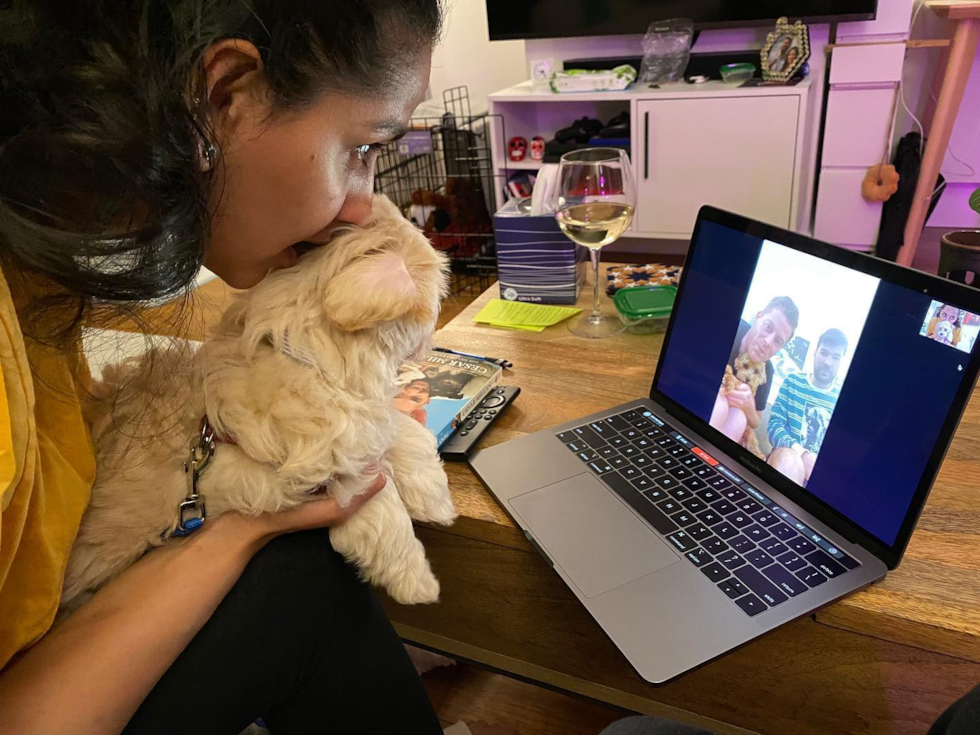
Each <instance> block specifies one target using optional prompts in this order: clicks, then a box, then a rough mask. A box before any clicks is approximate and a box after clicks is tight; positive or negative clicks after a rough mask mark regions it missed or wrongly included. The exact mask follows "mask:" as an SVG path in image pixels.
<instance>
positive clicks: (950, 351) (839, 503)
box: [656, 222, 980, 545]
mask: <svg viewBox="0 0 980 735" xmlns="http://www.w3.org/2000/svg"><path fill="white" fill-rule="evenodd" d="M684 280H685V284H684V296H683V299H682V300H681V302H679V304H678V307H677V310H676V314H675V315H674V325H673V328H672V330H671V337H670V343H669V344H668V345H667V347H666V350H665V352H664V355H663V358H662V360H663V367H662V369H661V373H660V378H659V381H658V383H657V386H656V387H657V389H658V390H660V391H661V392H663V393H664V394H665V395H667V396H668V397H669V398H671V399H673V400H674V401H676V402H677V403H679V404H680V405H682V406H684V407H685V408H686V409H687V410H689V411H691V412H692V413H694V414H695V415H697V416H699V417H701V418H702V419H704V420H705V421H707V422H708V423H709V424H710V425H711V426H712V427H713V428H715V429H717V430H718V431H720V432H721V433H722V434H724V435H725V436H727V437H728V438H729V439H731V440H732V441H734V442H736V443H738V444H740V445H741V446H742V447H744V448H745V449H746V450H748V451H750V452H752V453H753V454H755V455H756V456H757V457H759V459H760V460H763V461H765V462H767V463H768V464H769V465H771V466H772V467H773V468H775V469H776V470H777V471H779V472H780V473H782V474H783V475H784V476H786V477H787V478H789V479H790V480H792V481H793V482H795V483H796V484H798V485H800V486H801V487H805V488H806V489H807V491H808V492H810V493H812V494H813V495H815V496H816V497H818V498H820V499H821V500H823V501H824V502H825V503H827V504H828V505H830V506H831V507H833V508H835V509H836V510H837V511H838V512H840V513H842V514H843V515H844V516H846V517H847V518H849V519H850V520H851V521H853V522H854V523H856V524H857V525H858V526H860V527H861V528H863V529H865V530H866V531H867V532H869V533H870V534H871V535H873V536H875V537H877V538H878V539H880V540H881V541H883V542H884V543H885V544H886V545H892V544H893V543H894V541H895V538H896V536H897V534H898V532H899V530H900V528H901V524H902V521H903V519H904V518H905V515H906V512H907V511H908V507H909V504H910V503H911V501H912V497H913V495H914V494H915V490H916V488H917V486H918V483H919V480H920V478H921V476H922V472H923V470H924V468H925V465H926V463H927V461H928V459H929V456H930V455H931V454H932V450H933V447H934V445H935V442H936V438H937V436H938V434H939V432H940V429H941V427H942V424H943V423H944V422H945V420H946V416H947V414H948V412H949V407H950V404H951V403H952V401H953V399H954V396H955V395H956V393H957V391H958V390H959V388H960V385H961V382H962V380H963V376H964V371H965V369H966V366H967V362H968V361H969V359H970V353H971V352H972V350H973V348H974V344H975V342H976V340H977V334H978V332H980V316H978V315H977V314H973V313H970V312H967V311H965V310H963V309H960V308H958V307H957V306H956V305H955V304H947V303H943V302H940V301H935V300H933V299H932V298H931V297H929V296H928V295H924V294H922V293H919V292H916V291H912V290H910V289H907V288H904V287H901V286H896V285H894V284H890V283H887V282H884V281H881V280H880V279H878V278H876V277H874V276H870V275H867V274H865V273H861V272H859V271H855V270H852V269H850V268H846V267H844V266H842V265H838V264H836V263H830V262H828V261H825V260H821V259H820V258H816V257H814V256H812V255H807V254H805V253H801V252H799V251H797V250H793V249H792V248H788V247H785V246H783V245H780V244H779V243H775V242H771V241H768V240H760V239H759V238H757V237H752V236H750V235H746V234H744V233H741V232H738V231H735V230H732V229H730V228H727V227H725V226H723V225H719V224H716V223H713V222H703V223H702V225H701V229H700V231H699V236H698V242H697V246H696V248H695V251H694V255H693V258H692V260H691V262H690V263H689V264H688V268H687V269H686V271H685V273H684Z"/></svg>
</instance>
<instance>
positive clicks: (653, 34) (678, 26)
mask: <svg viewBox="0 0 980 735" xmlns="http://www.w3.org/2000/svg"><path fill="white" fill-rule="evenodd" d="M693 39H694V21H692V20H689V19H687V18H671V19H670V20H659V21H656V22H654V23H651V24H650V27H649V28H647V32H646V35H645V36H643V64H642V65H641V67H640V81H641V82H643V83H644V84H664V83H666V82H677V81H680V79H681V77H683V76H684V70H685V69H686V68H687V62H688V60H689V59H690V58H691V42H692V40H693Z"/></svg>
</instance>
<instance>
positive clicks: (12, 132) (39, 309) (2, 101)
mask: <svg viewBox="0 0 980 735" xmlns="http://www.w3.org/2000/svg"><path fill="white" fill-rule="evenodd" d="M440 24H441V6H440V2H439V0H332V1H329V2H328V1H325V0H70V1H68V2H66V1H65V0H34V1H32V2H23V1H22V0H13V1H12V2H11V0H0V265H2V266H3V269H4V274H5V276H6V277H7V279H8V281H11V279H13V278H20V277H22V276H23V278H22V279H21V280H23V281H25V282H27V281H29V282H31V283H33V282H34V281H37V280H40V281H41V282H42V283H46V284H47V285H46V286H43V287H42V288H40V289H35V290H34V292H33V295H34V297H36V298H32V300H31V307H32V308H28V309H26V310H24V311H21V312H20V319H21V323H22V326H23V327H24V329H25V334H28V336H30V337H33V338H34V339H36V340H39V341H41V342H44V343H47V344H58V343H59V341H61V340H64V339H65V338H66V337H68V336H69V335H73V334H75V332H76V328H77V327H78V326H79V325H82V324H88V323H91V321H90V316H91V313H92V311H93V306H95V307H100V306H106V305H107V306H109V307H111V308H110V311H114V313H118V312H120V311H125V312H129V313H130V315H132V314H133V313H137V310H136V307H137V306H138V305H140V304H141V302H143V303H145V302H147V301H150V300H155V299H162V298H170V297H174V296H177V295H180V294H181V293H182V292H185V291H186V288H187V286H188V285H189V284H190V283H191V282H192V280H193V279H194V276H195V274H196V273H197V272H198V269H199V268H200V266H201V263H202V260H203V256H204V250H205V247H206V244H207V239H208V231H209V211H208V203H209V202H210V201H212V199H213V197H212V192H211V179H210V176H209V175H208V174H202V173H200V172H199V170H198V169H199V163H198V162H199V159H200V151H201V150H202V144H203V145H204V146H207V145H208V144H211V143H213V142H214V141H213V138H212V137H211V136H210V131H209V128H208V127H207V111H206V109H205V108H204V104H203V103H201V102H200V101H196V100H195V99H194V90H196V89H200V88H201V82H202V79H203V69H202V65H201V55H202V52H203V51H204V49H205V48H206V47H207V46H208V45H210V44H211V43H213V42H215V41H217V40H219V39H222V38H241V39H246V40H248V41H250V42H251V43H253V44H254V45H255V46H256V47H257V48H258V49H259V51H260V53H261V55H262V59H263V64H264V71H265V74H266V77H267V78H268V82H269V85H270V87H271V92H272V94H273V95H274V103H275V107H276V108H294V107H297V106H300V105H304V104H307V103H310V102H312V101H314V100H316V99H317V97H318V96H319V95H321V94H322V93H323V92H325V91H354V92H356V93H358V94H365V93H377V92H383V90H384V89H385V88H387V87H389V86H390V85H392V84H396V83H397V80H398V78H399V73H398V72H399V70H400V69H401V68H402V66H403V65H407V64H408V59H409V58H410V57H411V56H412V55H414V54H415V53H416V52H417V51H418V49H420V48H425V47H426V46H430V45H431V44H432V43H433V42H434V41H435V39H436V37H437V35H438V32H439V28H440ZM218 161H219V165H220V151H219V152H218ZM11 286H12V288H13V286H14V284H13V283H11ZM42 293H43V294H44V296H43V297H41V296H40V295H39V294H42ZM66 306H67V307H70V308H69V309H68V310H67V311H65V307H66ZM55 308H57V310H58V311H57V316H56V318H52V317H53V316H54V315H53V314H52V310H53V309H55Z"/></svg>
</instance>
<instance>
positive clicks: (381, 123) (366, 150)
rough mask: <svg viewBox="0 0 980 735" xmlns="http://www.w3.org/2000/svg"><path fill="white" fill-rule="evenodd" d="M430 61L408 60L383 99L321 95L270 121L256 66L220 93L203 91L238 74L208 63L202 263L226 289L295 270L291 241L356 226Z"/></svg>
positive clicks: (420, 94) (323, 237)
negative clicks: (210, 169)
mask: <svg viewBox="0 0 980 735" xmlns="http://www.w3.org/2000/svg"><path fill="white" fill-rule="evenodd" d="M245 46H251V45H250V44H245ZM253 48H254V47H253ZM235 50H238V49H237V48H236V49H235ZM215 58H217V57H215ZM430 60H431V53H430V52H429V51H428V50H426V51H424V52H420V53H419V54H418V56H417V57H416V58H415V59H414V60H409V63H408V64H407V68H406V69H405V74H404V75H403V76H402V77H401V78H400V80H399V82H398V83H397V84H393V85H392V86H391V89H388V90H386V91H385V92H384V94H377V95H374V94H372V95H368V94H365V95H363V96H361V95H353V94H340V93H327V94H325V95H324V96H323V97H321V98H320V99H319V100H317V101H316V102H314V103H312V104H310V105H308V106H305V107H300V108H298V109H296V110H289V111H284V112H277V113H276V114H275V115H272V116H271V117H270V113H271V112H272V109H271V107H270V105H269V104H268V103H267V102H266V100H267V99H269V95H268V94H267V92H268V85H267V84H265V86H263V84H264V80H265V77H264V74H263V73H262V72H261V62H257V64H256V66H257V68H256V70H255V73H254V74H252V75H251V77H248V75H241V76H239V77H238V78H237V79H236V80H235V81H234V82H233V83H231V84H229V85H227V87H226V88H221V87H220V86H218V85H215V86H213V87H212V86H210V85H211V77H212V75H220V74H222V73H224V71H225V70H226V69H228V68H230V69H231V70H232V71H231V73H232V74H234V73H235V70H236V69H235V66H234V65H233V64H226V65H225V66H224V67H221V68H218V69H217V70H213V67H214V66H217V63H218V62H217V61H216V62H215V64H214V65H212V67H209V66H208V65H207V63H206V71H207V72H208V74H209V88H211V89H213V90H216V91H212V92H209V101H210V102H211V104H212V107H217V108H218V113H217V116H216V117H217V121H216V124H215V127H216V131H217V133H216V134H217V137H218V141H219V163H218V166H217V167H216V170H215V172H214V174H213V175H215V176H220V177H221V178H220V179H217V180H216V181H215V186H214V197H215V201H214V202H212V207H213V211H214V213H215V214H214V216H213V218H212V229H211V237H210V242H209V245H208V249H207V252H206V254H205V265H206V266H207V267H208V268H209V269H211V270H212V271H214V272H215V273H216V274H217V275H218V276H219V277H220V278H221V279H222V280H224V281H225V282H226V283H228V284H229V285H230V286H233V287H235V288H249V287H251V286H254V285H255V284H256V283H258V282H259V281H261V280H262V279H263V278H264V277H265V275H266V274H267V273H268V272H269V271H270V270H272V269H275V268H286V267H289V266H291V265H293V264H294V263H295V262H296V260H297V258H298V257H299V252H298V251H297V249H296V248H295V247H294V246H295V245H296V244H297V243H310V244H313V245H323V244H325V243H326V242H327V241H328V240H329V237H330V232H331V230H332V229H333V228H334V227H335V226H336V225H338V224H339V223H343V222H350V223H355V224H356V223H358V222H361V221H362V220H363V219H364V218H365V217H366V216H367V215H368V214H369V213H370V211H371V194H372V190H373V187H374V163H375V158H376V157H377V153H378V149H379V148H380V147H381V146H383V145H384V144H386V143H388V142H390V141H391V140H393V139H394V138H397V137H399V136H400V135H401V134H402V133H403V132H404V130H405V128H406V127H407V125H408V121H409V119H410V118H411V115H412V113H413V112H414V111H415V108H416V107H417V106H418V104H419V103H420V102H421V101H422V99H423V98H424V96H425V90H426V87H427V85H428V78H429V66H430ZM206 62H207V58H206ZM236 84H237V85H238V86H237V87H236V86H235V85H236ZM218 93H221V97H220V98H216V95H217V94H218ZM236 94H237V95H238V97H237V99H236V97H235V95H236Z"/></svg>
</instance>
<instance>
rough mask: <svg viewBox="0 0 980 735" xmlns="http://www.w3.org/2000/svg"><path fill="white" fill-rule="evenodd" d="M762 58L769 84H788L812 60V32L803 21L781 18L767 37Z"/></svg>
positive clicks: (764, 73) (763, 68)
mask: <svg viewBox="0 0 980 735" xmlns="http://www.w3.org/2000/svg"><path fill="white" fill-rule="evenodd" d="M760 58H761V62H762V76H763V78H764V79H765V80H766V81H767V82H788V81H789V80H790V79H792V78H793V75H795V74H796V73H797V72H798V71H799V70H800V69H801V68H802V67H803V65H804V64H805V63H806V61H807V59H809V58H810V30H809V29H808V28H807V26H806V25H805V24H804V23H803V22H802V21H799V20H798V21H796V22H795V23H790V22H789V20H788V19H787V18H785V17H783V18H780V19H779V20H777V21H776V27H775V29H773V30H772V31H770V32H769V35H768V36H766V44H765V46H763V47H762V51H761V52H760Z"/></svg>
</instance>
